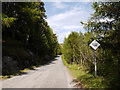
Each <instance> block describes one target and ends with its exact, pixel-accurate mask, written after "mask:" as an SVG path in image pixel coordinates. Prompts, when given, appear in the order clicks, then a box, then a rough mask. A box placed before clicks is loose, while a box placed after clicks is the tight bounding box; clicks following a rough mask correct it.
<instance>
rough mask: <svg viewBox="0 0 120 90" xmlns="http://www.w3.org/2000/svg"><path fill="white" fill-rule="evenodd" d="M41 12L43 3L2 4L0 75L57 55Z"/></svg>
mask: <svg viewBox="0 0 120 90" xmlns="http://www.w3.org/2000/svg"><path fill="white" fill-rule="evenodd" d="M45 12H46V10H45V8H44V2H24V3H22V2H3V3H2V75H11V74H16V73H18V72H20V70H23V69H25V68H32V67H31V66H37V65H41V64H45V63H47V62H49V61H51V60H52V59H54V57H55V56H56V55H58V54H61V50H60V49H61V48H60V47H61V46H60V44H59V43H58V41H57V35H56V34H54V33H53V30H52V29H51V27H50V26H49V25H48V23H47V21H46V18H47V15H46V14H45Z"/></svg>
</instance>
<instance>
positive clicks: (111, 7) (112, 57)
mask: <svg viewBox="0 0 120 90" xmlns="http://www.w3.org/2000/svg"><path fill="white" fill-rule="evenodd" d="M92 7H93V9H94V10H95V12H94V14H92V17H90V19H89V20H88V22H87V23H83V22H81V24H83V25H84V28H85V29H86V30H87V31H88V32H87V33H85V34H84V35H83V34H82V33H80V34H78V38H79V39H78V38H76V36H75V35H74V34H73V33H76V32H72V33H71V34H70V35H69V36H68V38H65V40H64V47H63V55H64V58H65V59H66V60H67V61H68V63H69V62H71V61H72V62H74V63H76V62H78V64H81V65H83V66H85V67H87V68H88V70H89V71H90V72H93V71H94V53H93V50H92V49H90V47H89V44H90V43H91V42H92V40H93V39H97V40H98V42H99V43H100V44H101V46H100V48H99V49H98V50H97V70H98V75H99V76H103V77H104V79H105V80H106V81H107V82H108V83H107V84H108V85H109V86H110V87H118V86H119V84H118V74H119V73H118V70H120V68H118V64H119V59H120V47H119V45H120V39H119V38H120V35H119V34H120V30H119V29H120V9H119V8H120V2H105V3H104V2H98V3H97V2H95V3H93V5H92ZM71 35H72V37H74V40H72V38H71V37H70V36H71ZM76 35H77V34H76ZM70 40H71V41H72V43H74V41H76V40H78V41H77V42H75V44H74V45H75V46H76V47H77V48H76V49H77V50H76V49H75V51H76V53H75V57H78V58H76V59H75V60H74V58H73V56H74V54H73V53H72V52H74V50H73V47H71V42H70ZM72 46H73V45H72ZM75 46H74V47H75Z"/></svg>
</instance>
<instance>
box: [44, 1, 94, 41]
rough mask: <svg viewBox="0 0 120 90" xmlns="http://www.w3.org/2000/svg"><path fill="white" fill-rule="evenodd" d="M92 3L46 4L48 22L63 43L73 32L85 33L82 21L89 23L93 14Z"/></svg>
mask: <svg viewBox="0 0 120 90" xmlns="http://www.w3.org/2000/svg"><path fill="white" fill-rule="evenodd" d="M91 5H92V3H91V2H45V9H46V15H47V22H48V24H49V26H50V27H51V28H52V29H53V32H54V33H55V34H57V36H58V42H59V43H63V41H64V37H67V36H68V35H69V34H70V33H71V32H72V31H76V32H80V31H81V32H82V33H85V30H84V29H83V26H82V25H81V24H80V21H83V22H87V20H88V19H89V17H90V16H91V15H90V14H93V9H92V7H91Z"/></svg>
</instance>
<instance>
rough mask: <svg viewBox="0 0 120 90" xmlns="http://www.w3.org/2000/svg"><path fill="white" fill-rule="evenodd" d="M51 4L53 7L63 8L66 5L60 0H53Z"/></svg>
mask: <svg viewBox="0 0 120 90" xmlns="http://www.w3.org/2000/svg"><path fill="white" fill-rule="evenodd" d="M53 6H54V7H55V9H57V8H58V9H64V8H66V7H67V5H65V4H63V3H62V2H54V3H53Z"/></svg>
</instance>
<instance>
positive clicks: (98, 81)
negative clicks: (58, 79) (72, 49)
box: [62, 56, 109, 88]
mask: <svg viewBox="0 0 120 90" xmlns="http://www.w3.org/2000/svg"><path fill="white" fill-rule="evenodd" d="M62 60H63V63H64V65H65V66H67V67H68V69H69V70H70V71H71V73H72V75H73V77H75V78H76V79H77V80H78V85H79V86H80V87H82V88H109V87H108V86H107V84H106V83H105V80H104V78H103V77H99V76H97V78H95V77H94V76H93V74H91V73H89V71H87V70H86V68H85V67H83V66H81V65H71V64H68V63H67V62H66V61H65V59H64V57H63V56H62Z"/></svg>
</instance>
